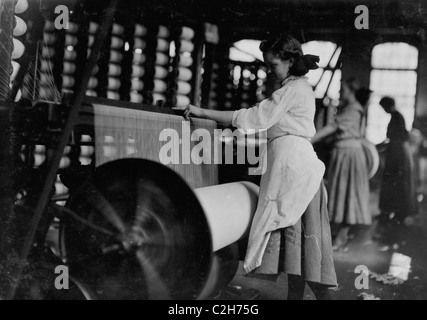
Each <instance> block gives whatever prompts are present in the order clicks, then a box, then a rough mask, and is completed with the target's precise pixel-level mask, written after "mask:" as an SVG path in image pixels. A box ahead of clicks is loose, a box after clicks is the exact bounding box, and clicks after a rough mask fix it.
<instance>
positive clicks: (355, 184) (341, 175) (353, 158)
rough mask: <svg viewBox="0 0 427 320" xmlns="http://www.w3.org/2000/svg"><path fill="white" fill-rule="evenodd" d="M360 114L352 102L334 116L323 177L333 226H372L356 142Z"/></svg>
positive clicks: (362, 161) (363, 167)
mask: <svg viewBox="0 0 427 320" xmlns="http://www.w3.org/2000/svg"><path fill="white" fill-rule="evenodd" d="M363 113H364V111H363V108H362V106H361V105H360V104H359V103H357V102H356V103H354V104H350V105H348V106H345V107H344V109H342V110H341V112H340V114H339V115H338V116H337V120H336V125H337V132H338V133H337V142H336V143H335V146H334V148H333V150H332V154H331V160H330V164H329V169H328V174H327V178H328V183H327V186H328V193H329V214H330V217H331V222H332V223H334V224H339V225H340V224H344V225H371V224H372V215H371V213H370V211H369V173H368V167H367V162H366V158H365V153H364V151H363V147H362V143H361V141H360V139H361V137H362V133H361V132H362V130H361V126H362V123H363V122H362V117H363Z"/></svg>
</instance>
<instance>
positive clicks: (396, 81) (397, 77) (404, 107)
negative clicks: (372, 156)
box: [366, 42, 418, 144]
mask: <svg viewBox="0 0 427 320" xmlns="http://www.w3.org/2000/svg"><path fill="white" fill-rule="evenodd" d="M417 68H418V50H417V48H415V47H413V46H411V45H409V44H407V43H401V42H396V43H395V42H393V43H383V44H380V45H377V46H375V47H374V49H373V51H372V72H371V84H370V89H371V90H372V91H373V94H372V98H371V103H370V105H369V113H368V127H367V132H366V135H367V138H368V139H369V140H371V141H372V142H374V143H377V144H378V143H381V142H383V141H384V140H385V139H386V135H387V126H388V123H389V121H390V116H389V115H388V114H387V113H385V112H384V110H383V109H382V108H381V106H380V105H379V102H380V100H381V99H382V98H383V97H384V96H391V97H392V98H394V99H395V100H396V105H397V108H398V110H399V111H400V112H401V113H402V115H403V116H404V118H405V120H406V126H407V129H408V130H411V129H412V125H413V122H414V116H415V96H416V93H417Z"/></svg>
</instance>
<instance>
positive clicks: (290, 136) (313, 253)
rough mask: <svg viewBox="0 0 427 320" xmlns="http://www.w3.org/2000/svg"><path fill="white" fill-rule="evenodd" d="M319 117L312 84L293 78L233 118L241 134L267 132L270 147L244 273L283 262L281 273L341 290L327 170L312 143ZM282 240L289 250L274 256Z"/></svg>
mask: <svg viewBox="0 0 427 320" xmlns="http://www.w3.org/2000/svg"><path fill="white" fill-rule="evenodd" d="M314 115H315V97H314V93H313V90H312V88H311V86H310V85H309V83H308V82H307V79H306V78H301V77H290V78H288V79H287V80H285V81H284V82H283V87H282V88H280V89H279V90H277V91H276V92H274V94H273V95H272V97H271V98H270V99H268V100H265V101H263V102H261V103H260V104H259V105H257V106H255V107H253V108H251V109H242V110H239V111H236V112H235V114H234V116H233V125H234V126H236V127H238V128H241V129H267V130H268V131H267V133H268V138H269V141H270V142H269V144H268V147H267V150H266V151H265V152H264V153H263V156H262V160H261V162H262V166H261V167H262V168H263V169H264V170H263V171H264V174H263V176H262V179H261V186H260V195H259V201H258V208H257V211H256V213H255V217H254V219H253V223H252V227H251V232H250V235H249V243H248V251H247V254H246V258H245V263H244V268H245V270H246V272H248V273H249V272H252V271H254V270H257V269H258V271H259V270H262V269H263V268H267V269H270V266H271V263H273V264H274V263H275V262H274V261H279V260H281V265H284V266H285V267H284V268H281V270H280V271H285V272H288V273H290V274H296V275H303V276H307V279H308V281H312V282H319V283H324V284H327V285H332V286H335V285H336V275H335V269H334V265H333V259H332V257H333V252H332V245H331V236H330V226H329V218H328V213H327V209H326V194H325V193H324V191H323V185H322V178H323V175H324V172H325V166H324V164H323V163H322V162H321V161H320V160H319V159H318V157H317V155H316V153H315V152H314V149H313V147H312V144H311V142H310V140H309V139H310V138H312V137H313V136H314V134H315V132H316V130H315V127H314ZM277 237H279V238H280V239H281V241H280V242H281V244H280V246H279V247H280V248H282V249H286V250H287V251H286V253H285V254H284V255H280V251H281V249H280V250H276V251H275V252H274V253H273V254H271V250H270V249H268V248H271V245H273V243H274V242H276V243H277ZM266 249H267V251H266ZM282 251H283V250H282ZM307 261H310V262H309V263H307ZM275 264H276V272H278V270H279V264H278V263H275ZM286 266H287V267H286ZM266 273H269V272H266ZM323 275H324V276H323Z"/></svg>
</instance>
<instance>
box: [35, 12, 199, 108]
mask: <svg viewBox="0 0 427 320" xmlns="http://www.w3.org/2000/svg"><path fill="white" fill-rule="evenodd" d="M80 28H82V26H81V25H79V24H78V23H75V22H70V23H69V28H68V29H66V30H65V32H64V33H63V34H62V33H58V31H57V30H56V29H55V27H54V22H53V21H51V20H47V21H46V22H45V26H44V36H43V43H42V48H41V50H40V52H41V59H40V86H39V96H40V98H42V99H44V100H47V101H52V100H53V99H54V98H55V97H52V90H49V89H52V83H55V84H56V85H58V82H59V83H60V85H59V88H58V91H60V92H61V94H67V93H73V91H74V90H75V86H76V76H77V73H78V71H79V68H80V72H82V70H84V69H82V66H81V65H80V64H81V63H82V61H87V59H88V58H89V56H90V53H91V50H92V47H93V45H94V42H95V38H96V35H97V33H98V31H99V29H100V25H99V24H98V23H96V22H93V21H91V22H89V24H88V26H87V27H86V28H87V29H85V30H87V32H86V33H83V32H79V31H80ZM132 29H133V30H132V31H133V34H132V38H130V37H129V30H126V28H125V26H123V25H121V24H118V23H114V24H113V25H112V28H111V34H110V38H109V41H108V45H109V48H108V49H104V50H103V52H102V53H101V58H100V60H99V61H98V65H97V66H96V67H95V68H94V70H93V72H92V77H91V78H90V81H89V84H88V87H87V91H86V95H88V96H95V97H102V98H108V99H111V100H123V101H130V102H134V103H146V104H158V103H166V102H170V104H171V105H172V106H178V107H180V106H186V105H188V104H189V103H191V102H192V98H191V94H192V93H193V90H194V83H193V76H194V75H193V73H194V57H193V55H194V53H195V44H194V43H193V40H194V38H195V36H196V33H195V30H194V29H192V28H190V27H186V26H184V27H180V28H179V32H176V30H174V31H173V34H172V32H171V30H170V29H169V28H167V27H166V26H158V28H157V30H156V34H155V37H154V41H153V39H152V38H153V36H152V35H151V38H150V35H149V31H150V30H149V28H147V27H146V26H144V25H142V24H136V25H134V26H132ZM58 43H59V44H60V45H59V46H58ZM62 44H63V48H62ZM153 44H155V45H156V48H155V50H153V47H152V46H153ZM82 47H86V48H87V50H86V51H84V50H82ZM58 48H59V50H63V55H62V53H59V52H57V51H58ZM82 52H84V53H85V54H87V56H85V57H84V59H82V57H81V56H79V55H81V54H82ZM58 54H60V57H62V58H63V59H62V60H60V59H58V58H57V57H56V56H57V55H58ZM130 55H131V59H129V57H130ZM150 55H151V57H149V56H150ZM106 57H108V60H107V58H106ZM61 64H62V65H61ZM150 68H151V70H149V69H150ZM58 74H59V75H60V81H57V76H56V75H58ZM27 76H29V75H27ZM124 77H126V79H125V78H124ZM125 83H126V85H125ZM124 90H125V91H126V92H125V91H124ZM54 101H55V102H56V100H54Z"/></svg>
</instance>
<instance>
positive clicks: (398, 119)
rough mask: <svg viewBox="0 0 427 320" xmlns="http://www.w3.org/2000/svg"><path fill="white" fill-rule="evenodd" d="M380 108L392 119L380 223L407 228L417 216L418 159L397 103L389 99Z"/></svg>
mask: <svg viewBox="0 0 427 320" xmlns="http://www.w3.org/2000/svg"><path fill="white" fill-rule="evenodd" d="M380 105H381V106H382V107H383V109H384V110H385V111H386V112H387V113H389V114H390V115H391V120H390V124H389V126H388V130H387V138H388V140H389V142H388V143H387V147H386V148H387V149H386V155H385V166H384V174H383V179H382V184H381V193H380V210H381V216H380V217H381V218H380V222H381V223H383V224H387V223H388V222H391V223H395V224H398V225H403V224H404V222H405V219H406V218H407V217H409V216H412V215H414V214H415V213H416V190H415V188H416V187H415V185H416V182H415V174H414V170H415V169H414V158H413V155H412V151H411V146H410V142H409V132H408V131H407V130H406V125H405V119H404V118H403V116H402V114H401V113H399V112H398V111H397V109H396V104H395V101H394V99H392V98H390V97H385V98H383V99H382V100H381V102H380Z"/></svg>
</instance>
